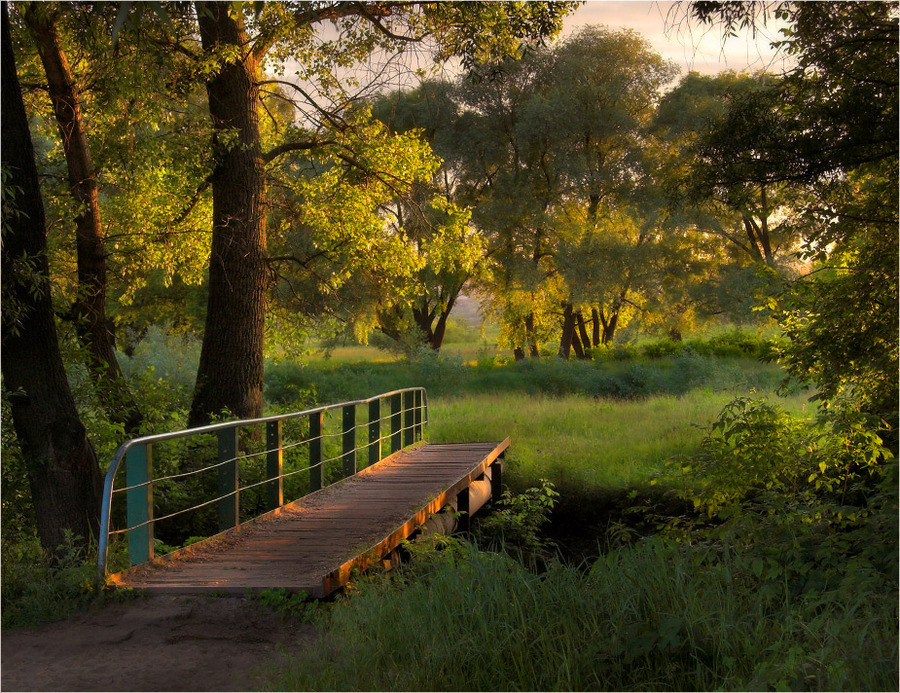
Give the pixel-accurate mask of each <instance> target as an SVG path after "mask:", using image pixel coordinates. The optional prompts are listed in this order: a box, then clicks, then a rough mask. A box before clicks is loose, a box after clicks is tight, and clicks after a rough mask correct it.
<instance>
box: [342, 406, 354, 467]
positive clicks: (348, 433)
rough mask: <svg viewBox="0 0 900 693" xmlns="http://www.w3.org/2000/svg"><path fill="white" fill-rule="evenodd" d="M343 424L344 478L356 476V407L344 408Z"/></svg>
mask: <svg viewBox="0 0 900 693" xmlns="http://www.w3.org/2000/svg"><path fill="white" fill-rule="evenodd" d="M341 420H342V422H343V433H344V436H343V440H344V449H343V453H344V454H343V455H342V459H343V462H344V477H345V478H346V477H348V476H353V475H354V474H356V405H355V404H348V405H346V406H344V410H343V413H342V415H341Z"/></svg>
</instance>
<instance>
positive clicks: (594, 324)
mask: <svg viewBox="0 0 900 693" xmlns="http://www.w3.org/2000/svg"><path fill="white" fill-rule="evenodd" d="M602 343H603V342H601V341H600V314H599V313H598V311H597V309H596V308H591V346H595V347H598V346H600V345H601V344H602Z"/></svg>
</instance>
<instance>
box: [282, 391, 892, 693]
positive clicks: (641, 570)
mask: <svg viewBox="0 0 900 693" xmlns="http://www.w3.org/2000/svg"><path fill="white" fill-rule="evenodd" d="M658 483H659V484H660V485H661V488H662V490H663V493H668V494H670V495H673V496H675V497H676V499H677V500H679V502H680V503H681V507H682V509H684V507H689V508H690V507H692V508H693V510H692V511H689V512H684V511H682V512H679V513H678V514H677V515H675V516H665V515H663V514H659V512H658V507H651V506H646V508H645V511H644V515H645V517H644V518H643V519H642V521H643V522H644V523H645V524H646V525H652V526H653V527H654V532H655V534H654V535H653V536H643V537H642V536H640V535H635V534H628V533H623V532H620V533H618V534H617V535H616V536H617V538H618V541H609V542H608V545H611V548H608V550H606V551H605V552H604V553H603V554H602V555H600V556H599V557H598V558H596V559H592V560H591V561H588V562H584V563H581V564H577V563H573V562H571V561H568V562H562V561H557V560H552V559H550V560H544V561H538V562H535V561H529V560H521V559H519V560H517V559H516V558H515V557H516V556H522V555H524V554H525V552H521V551H508V550H505V549H502V548H500V549H498V547H496V546H495V547H494V549H495V550H494V551H484V550H483V549H484V548H485V546H487V545H489V544H487V543H482V544H481V546H480V548H479V546H478V545H475V544H472V543H469V542H467V541H463V540H461V539H458V538H445V539H438V538H434V539H432V540H431V545H430V546H429V547H427V549H425V550H422V551H419V552H418V555H416V554H417V552H413V554H414V555H413V558H414V560H413V562H412V563H411V564H410V565H409V566H407V567H405V568H403V569H401V570H400V571H397V572H395V573H391V574H388V575H387V576H380V577H379V576H376V577H373V578H370V579H368V580H362V581H360V582H359V583H358V584H357V585H356V588H355V590H354V592H353V593H352V596H351V597H350V598H348V599H346V600H344V601H342V602H339V603H338V605H337V606H336V607H335V608H334V609H332V610H331V611H330V613H329V614H328V617H327V618H326V619H325V621H324V631H323V636H322V637H321V639H320V640H319V641H318V643H317V644H316V645H315V646H314V647H313V648H312V649H310V650H307V651H305V652H303V653H301V654H300V655H299V657H298V658H297V659H296V660H295V661H294V662H293V663H292V664H291V665H290V666H289V667H287V668H285V669H284V670H283V671H282V672H281V673H280V674H279V675H278V676H277V677H275V678H273V679H272V681H271V682H270V683H271V686H272V687H273V688H277V689H293V690H296V689H304V690H320V689H328V690H723V689H724V690H848V689H849V690H896V689H897V685H898V677H897V671H898V669H897V666H898V661H897V655H898V637H897V633H898V621H897V608H896V595H897V590H898V577H897V533H896V518H897V513H898V508H897V465H896V462H895V460H894V459H893V455H892V452H891V451H890V450H888V449H886V448H885V447H884V446H883V444H882V441H881V437H880V434H879V424H878V422H872V421H869V420H867V417H866V416H865V415H864V414H862V413H860V412H858V411H855V410H854V409H853V407H852V404H847V405H846V406H845V405H836V406H833V407H832V409H830V410H829V411H825V412H824V413H822V414H821V415H820V417H819V418H818V419H817V420H798V419H795V418H793V417H791V416H789V415H787V414H785V413H784V412H783V411H781V410H780V409H779V408H778V407H777V406H774V405H771V404H768V403H763V402H758V401H752V400H737V401H735V402H734V403H732V404H731V405H729V406H728V407H726V408H725V410H724V411H723V413H722V415H721V416H720V417H719V418H718V419H717V420H716V421H715V422H714V423H713V424H712V426H711V427H710V428H709V430H708V431H707V435H706V437H705V439H704V441H703V444H702V446H701V448H700V450H699V451H698V452H697V453H696V454H694V455H691V456H686V457H685V458H683V459H682V460H680V461H677V462H673V464H672V469H671V472H670V473H669V474H668V475H663V476H661V477H660V478H659V480H658ZM539 493H540V492H539V491H534V492H532V495H534V496H535V498H531V499H530V501H529V500H527V499H526V502H524V503H523V504H522V505H521V508H529V511H528V512H529V513H530V514H531V515H532V516H533V518H534V517H537V518H538V519H539V518H540V515H541V513H542V509H543V507H544V504H543V503H541V502H534V501H535V499H536V498H539V495H535V494H539ZM510 500H511V499H510V498H509V497H508V498H507V505H508V506H509V501H510ZM635 502H636V503H638V502H639V499H638V498H637V497H636V498H635ZM684 502H687V506H685V505H684ZM507 510H508V508H507ZM501 512H503V511H501ZM527 514H528V513H526V515H527ZM498 522H499V524H501V525H503V524H504V522H506V523H511V524H512V525H519V526H520V527H523V526H527V525H528V522H529V520H528V518H527V517H526V518H524V519H523V517H518V518H516V516H515V514H514V513H509V512H507V513H506V517H505V519H504V520H498ZM506 534H507V535H508V536H509V535H510V534H509V533H508V532H506ZM545 548H546V545H545ZM532 555H533V553H532ZM411 634H415V635H414V637H411ZM401 659H402V661H403V664H402V666H398V665H397V662H398V661H400V660H401Z"/></svg>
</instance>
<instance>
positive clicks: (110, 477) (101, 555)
mask: <svg viewBox="0 0 900 693" xmlns="http://www.w3.org/2000/svg"><path fill="white" fill-rule="evenodd" d="M416 392H420V393H421V400H419V402H418V403H416V400H413V405H412V407H411V408H410V409H409V410H407V409H405V408H404V407H403V405H401V408H400V410H398V411H396V412H395V411H393V408H392V409H391V413H390V414H389V415H388V416H385V415H383V414H380V415H379V418H378V419H377V423H378V426H379V428H378V437H377V438H376V439H373V440H370V441H368V442H367V443H366V444H365V445H364V446H358V445H357V446H355V447H354V448H353V453H354V454H355V453H356V452H357V451H358V450H360V449H361V447H363V448H367V447H369V446H371V445H373V444H375V443H377V444H378V446H379V449H380V447H381V444H382V443H383V442H384V441H385V440H390V439H391V437H392V435H393V434H395V433H396V432H395V431H393V430H392V431H391V433H390V434H388V435H384V434H383V433H382V431H381V423H382V422H383V421H386V420H387V421H390V420H391V419H392V418H393V417H395V416H398V415H401V414H403V413H406V412H407V411H415V410H416V409H419V410H420V412H419V413H420V417H419V421H418V422H415V423H414V424H413V426H412V428H413V433H412V436H413V440H414V441H415V438H416V429H418V430H419V431H424V427H425V424H427V422H428V396H427V393H426V391H425V388H422V387H407V388H401V389H399V390H391V391H390V392H384V393H381V394H379V395H375V396H373V397H369V398H367V399H358V400H352V401H348V402H339V403H337V404H328V405H324V406H320V407H314V408H312V409H304V410H303V411H298V412H291V413H289V414H276V415H272V416H264V417H260V418H256V419H240V420H236V421H223V422H221V423H216V424H210V425H208V426H198V427H195V428H186V429H183V430H180V431H172V432H169V433H157V434H154V435H148V436H142V437H139V438H132V439H131V440H128V441H126V442H124V443H122V445H120V446H119V448H118V450H116V453H115V455H113V459H112V462H111V463H110V466H109V469H108V470H107V472H106V477H105V480H104V484H103V498H102V506H101V510H100V542H99V550H98V557H97V573H98V578H99V580H100V582H101V583H102V582H104V581H105V579H106V568H107V560H108V553H109V537H110V536H112V535H116V534H124V533H127V532H131V531H133V530H136V529H140V528H142V527H146V526H148V525H152V524H153V523H155V522H160V521H162V520H165V519H169V518H171V517H174V516H176V515H181V514H183V513H187V512H190V511H192V510H196V509H198V508H201V507H204V506H207V505H210V504H212V503H215V502H217V501H221V500H223V499H225V498H228V497H230V496H234V495H236V494H238V493H240V492H241V491H246V490H248V489H251V488H255V487H258V486H262V485H264V484H270V483H272V482H276V481H279V480H281V479H285V478H288V477H290V476H293V475H294V474H297V473H299V472H302V471H307V470H311V469H312V468H314V467H321V468H324V465H325V464H326V463H328V462H334V461H336V460H339V459H341V458H342V457H343V456H344V453H342V454H340V455H338V456H336V457H330V458H322V459H321V460H319V461H318V462H317V463H316V464H314V465H310V466H308V467H303V468H300V469H296V470H293V471H290V472H288V473H282V474H280V475H278V476H274V477H267V478H266V479H264V480H263V481H260V482H256V483H253V484H250V485H248V486H240V487H238V488H236V489H235V490H234V491H231V492H229V493H225V494H223V495H220V496H218V497H216V498H213V499H212V500H209V501H205V502H203V503H200V504H199V505H196V506H193V507H190V508H185V509H183V510H178V511H176V512H174V513H171V514H169V515H165V516H163V517H159V518H151V519H149V520H147V521H145V522H141V523H138V524H135V525H133V526H128V527H126V528H124V529H118V530H111V529H110V522H111V515H112V496H113V493H122V492H125V491H131V490H134V489H138V488H142V487H147V486H151V485H152V484H155V483H158V482H160V481H166V480H172V479H178V478H182V477H185V476H190V475H193V474H200V473H203V472H208V471H209V470H211V469H215V468H217V467H222V466H223V465H226V464H231V463H235V464H236V463H237V462H239V461H240V460H242V459H249V458H252V457H259V456H264V455H268V454H269V453H271V452H278V451H283V450H286V449H289V448H292V447H297V446H300V445H304V444H309V443H311V442H312V441H313V440H319V441H321V440H323V439H326V438H332V437H336V436H339V435H342V434H344V433H347V432H349V431H352V433H353V435H354V436H355V435H356V431H357V430H358V429H359V428H360V427H362V426H368V425H370V424H371V423H373V422H371V421H368V422H366V423H364V424H357V423H354V424H353V426H352V429H348V430H347V431H343V430H342V431H341V432H340V433H325V432H324V431H321V432H320V433H319V435H318V436H316V437H314V438H313V437H311V438H309V439H307V440H302V441H298V442H296V443H289V444H287V445H282V444H281V441H280V439H279V443H278V446H277V447H275V448H272V449H267V450H262V451H260V452H255V453H249V454H246V455H235V456H234V457H232V458H230V459H225V460H219V461H218V462H217V463H215V464H211V465H209V466H206V467H203V468H201V469H197V470H192V471H188V472H182V473H178V474H172V475H169V476H163V477H159V478H152V479H148V480H146V481H142V482H140V483H137V484H132V485H126V486H125V487H122V488H114V483H115V478H116V474H117V473H118V472H119V470H120V468H121V465H122V461H123V460H124V459H125V456H126V454H127V453H128V451H129V450H132V449H133V448H135V447H137V446H152V445H153V444H155V443H162V442H166V441H170V440H176V439H178V438H186V437H189V436H196V435H203V434H208V433H216V432H219V431H226V430H229V429H238V428H241V427H246V426H255V425H259V424H267V423H273V422H278V421H287V420H290V419H296V418H300V417H304V416H305V417H308V416H310V415H312V414H317V413H322V414H324V413H325V412H328V411H333V410H335V409H343V408H346V407H351V406H352V407H356V406H359V405H365V404H370V403H372V402H374V401H376V400H383V399H387V398H389V397H394V396H395V395H401V396H402V395H403V394H405V393H416ZM401 401H402V400H401ZM409 428H410V427H409V426H408V425H406V424H405V423H404V422H403V420H402V419H401V420H400V427H399V429H398V431H399V432H400V434H401V444H400V448H401V449H402V448H403V447H406V446H405V445H403V440H405V439H406V437H407V436H406V433H407V431H408V430H409ZM126 483H127V482H126ZM301 497H302V496H301ZM294 500H296V499H294ZM289 502H290V501H289ZM284 504H285V503H284V502H282V506H283V505H284ZM279 507H281V506H279ZM238 519H239V518H238ZM238 524H239V523H238Z"/></svg>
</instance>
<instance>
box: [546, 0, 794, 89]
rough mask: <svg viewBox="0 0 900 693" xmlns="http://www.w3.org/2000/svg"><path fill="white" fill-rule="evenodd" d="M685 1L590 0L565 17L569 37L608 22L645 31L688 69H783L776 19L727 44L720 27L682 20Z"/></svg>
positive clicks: (664, 53)
mask: <svg viewBox="0 0 900 693" xmlns="http://www.w3.org/2000/svg"><path fill="white" fill-rule="evenodd" d="M679 5H680V7H679ZM685 5H686V3H677V2H648V1H644V0H635V1H634V2H628V1H615V2H614V1H612V0H588V2H586V3H585V4H584V5H582V6H581V7H579V8H578V9H577V10H576V11H575V12H574V13H573V14H572V15H570V16H569V17H568V18H567V19H566V20H565V28H564V30H563V37H565V36H567V35H569V34H571V33H572V32H574V31H577V30H578V29H579V28H580V27H582V26H585V25H588V24H603V25H606V26H607V27H609V28H610V29H620V28H626V27H627V28H630V29H634V30H635V31H637V32H638V33H640V34H641V35H643V36H644V38H646V39H647V40H648V41H649V42H650V44H651V45H652V46H653V48H654V49H655V50H656V52H658V53H659V54H660V55H662V56H663V57H664V58H666V59H669V60H672V61H674V62H675V63H676V64H677V65H678V66H679V67H680V68H681V71H682V74H686V73H687V72H688V71H690V70H695V71H697V72H702V73H705V74H716V73H719V72H721V71H723V70H735V71H741V70H747V69H749V70H762V69H769V70H771V71H774V72H780V71H781V69H782V65H781V60H780V58H777V59H776V57H775V51H774V50H773V49H772V48H771V47H770V45H769V44H770V43H771V42H772V41H773V40H777V39H778V38H779V37H780V34H779V33H778V28H779V27H778V25H776V24H775V23H774V22H773V20H770V23H769V25H768V26H766V27H763V28H762V29H761V30H759V31H758V32H757V35H756V37H753V36H752V35H750V33H749V32H747V33H745V34H743V35H739V36H738V37H736V38H729V39H728V40H727V41H725V42H724V44H723V41H722V32H721V30H720V29H718V28H716V27H712V28H709V27H702V26H700V25H699V24H698V23H697V22H690V23H688V22H686V21H680V20H681V19H683V17H684V13H685V9H684V7H685Z"/></svg>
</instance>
